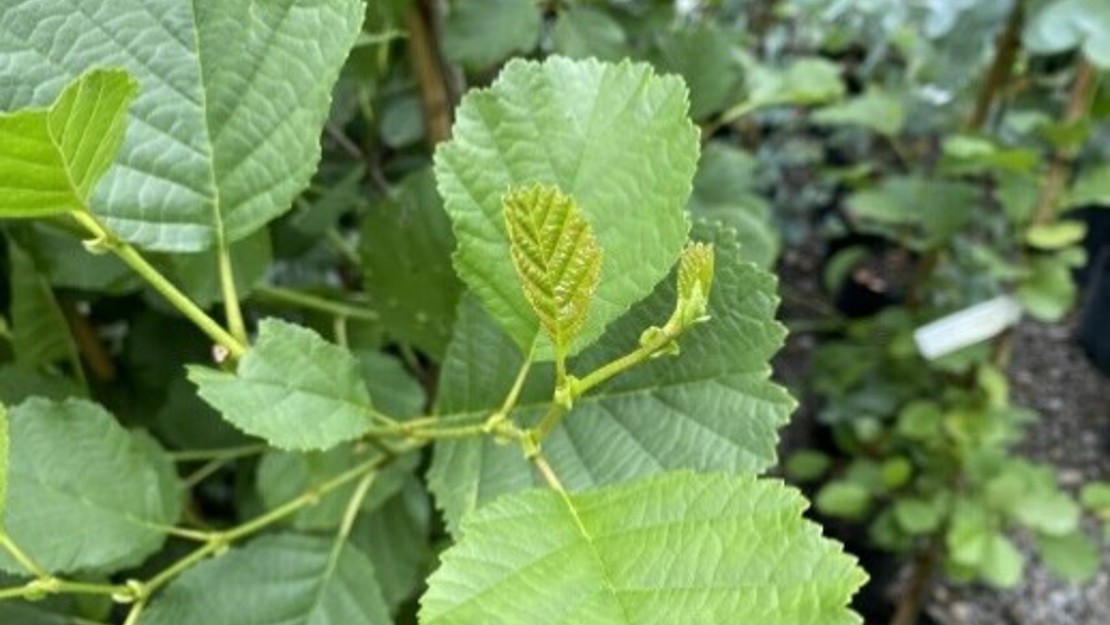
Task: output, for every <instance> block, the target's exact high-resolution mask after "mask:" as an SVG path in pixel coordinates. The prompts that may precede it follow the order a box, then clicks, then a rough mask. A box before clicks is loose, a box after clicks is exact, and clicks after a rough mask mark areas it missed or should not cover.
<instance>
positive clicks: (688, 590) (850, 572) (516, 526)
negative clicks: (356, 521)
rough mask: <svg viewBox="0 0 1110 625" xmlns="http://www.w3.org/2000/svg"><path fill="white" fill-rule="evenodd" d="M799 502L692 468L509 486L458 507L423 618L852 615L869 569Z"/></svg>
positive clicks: (820, 618) (846, 620) (766, 623)
mask: <svg viewBox="0 0 1110 625" xmlns="http://www.w3.org/2000/svg"><path fill="white" fill-rule="evenodd" d="M805 507H806V503H805V500H804V499H803V498H802V497H801V495H800V494H799V493H798V492H797V491H796V490H793V489H790V488H786V487H784V486H783V485H782V484H781V483H780V482H776V481H763V480H757V479H755V478H754V477H751V476H740V477H732V476H724V475H694V474H691V473H686V472H681V473H676V474H670V475H663V476H659V477H656V478H652V479H648V480H643V481H639V482H636V483H635V484H630V485H626V486H622V487H616V488H608V489H603V490H598V491H593V492H590V493H585V494H581V495H571V496H562V495H560V494H558V493H556V492H554V491H550V490H533V491H530V492H526V493H521V494H517V495H513V496H510V497H505V498H503V499H500V500H498V501H497V502H496V503H494V504H492V505H490V506H489V507H488V508H486V509H484V510H481V511H479V512H477V513H475V514H474V515H472V516H468V517H467V518H466V519H464V521H463V538H462V540H460V541H459V542H458V543H457V544H456V545H455V546H454V547H452V548H451V549H449V550H448V551H447V552H446V553H444V555H443V556H442V566H441V567H440V568H439V570H438V571H436V572H435V573H434V574H433V575H432V577H431V578H430V580H429V588H428V592H427V593H426V594H425V595H424V597H423V599H422V600H421V610H420V622H421V623H422V624H423V625H454V624H470V623H489V622H501V623H530V624H533V625H547V624H551V625H555V624H556V623H585V622H589V623H591V624H592V625H610V624H612V625H632V624H634V623H759V624H760V625H787V624H793V623H822V625H848V624H852V623H860V622H862V621H860V619H859V617H858V616H856V615H855V614H854V613H852V612H851V611H850V610H849V609H848V607H847V604H848V601H849V599H850V598H851V596H852V594H853V593H854V592H855V591H856V590H857V589H858V588H859V587H860V586H861V585H862V584H863V582H864V581H865V580H866V579H867V576H866V575H865V574H864V572H863V571H862V570H861V569H860V568H859V567H858V566H856V562H855V559H854V558H852V557H851V556H848V555H846V554H844V552H843V551H842V547H841V545H840V544H839V543H836V542H833V541H830V540H828V539H826V538H824V537H822V536H821V532H820V528H819V527H818V526H817V525H815V524H813V523H811V522H809V521H806V520H804V519H803V518H802V515H801V513H802V511H803V510H804V509H805ZM512 536H527V537H528V540H507V539H506V537H512ZM768 597H773V598H774V599H773V600H768Z"/></svg>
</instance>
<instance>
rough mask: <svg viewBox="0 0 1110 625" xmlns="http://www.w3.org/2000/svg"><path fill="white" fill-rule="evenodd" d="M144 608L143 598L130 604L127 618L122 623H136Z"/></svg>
mask: <svg viewBox="0 0 1110 625" xmlns="http://www.w3.org/2000/svg"><path fill="white" fill-rule="evenodd" d="M145 608H146V601H145V600H140V601H136V602H135V603H133V604H131V609H130V610H128V611H127V619H126V620H124V621H123V625H136V624H137V623H138V622H139V617H140V616H141V615H142V613H143V610H144V609H145Z"/></svg>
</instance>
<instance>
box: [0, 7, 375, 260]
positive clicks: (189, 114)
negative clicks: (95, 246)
mask: <svg viewBox="0 0 1110 625" xmlns="http://www.w3.org/2000/svg"><path fill="white" fill-rule="evenodd" d="M364 13H365V7H364V6H363V3H362V2H360V1H359V0H275V1H273V2H261V3H260V2H253V1H251V0H196V1H195V2H179V1H178V0H91V1H89V0H43V1H39V2H18V3H11V2H8V3H4V4H3V5H2V6H0V50H3V51H4V53H5V54H6V55H7V56H8V58H10V59H16V60H17V62H11V63H8V64H6V66H5V76H4V81H3V83H2V84H0V108H5V109H9V110H11V109H19V108H24V107H34V106H38V107H41V106H44V105H46V104H48V103H49V102H51V101H53V100H54V98H55V96H56V95H57V94H58V92H59V91H60V90H61V89H62V86H63V85H65V84H66V83H67V82H68V81H70V80H71V79H73V78H74V77H76V76H78V75H80V74H81V73H83V72H85V71H87V70H89V69H90V68H95V67H122V68H124V69H126V70H127V72H129V73H130V74H131V75H132V76H134V77H135V79H136V81H137V82H138V84H139V85H140V87H141V89H140V90H139V93H138V97H137V98H136V99H135V102H134V105H133V106H132V107H131V114H130V120H129V123H127V128H126V133H125V134H124V139H123V146H122V149H121V150H120V151H119V153H118V154H114V156H115V162H114V164H113V165H112V166H111V167H110V168H109V169H108V172H107V174H106V175H105V178H104V182H103V184H101V185H99V186H98V187H97V188H96V192H95V193H94V194H93V196H92V209H93V212H95V213H96V214H97V215H99V216H101V217H102V218H103V221H104V222H105V223H106V225H107V226H108V227H110V228H111V229H112V230H114V231H115V232H116V233H118V234H119V235H120V236H122V237H123V238H124V239H126V240H128V241H130V242H132V243H136V244H139V245H141V246H144V247H148V248H152V249H159V250H166V251H198V250H201V249H204V248H206V247H209V246H211V245H213V244H214V243H215V242H216V241H217V239H218V238H220V236H221V233H222V235H223V236H224V237H225V238H226V240H227V241H228V242H231V241H235V240H238V239H240V238H243V237H245V236H247V235H248V234H250V233H252V232H254V231H255V230H257V229H258V228H260V227H261V226H262V225H264V224H265V223H266V222H267V221H269V220H270V219H272V218H274V217H276V216H278V215H280V214H281V213H283V212H285V211H286V210H288V209H289V208H290V206H291V205H292V201H293V198H294V197H295V196H296V195H297V194H298V193H299V192H300V191H301V190H302V189H303V188H304V187H305V186H306V185H307V184H308V181H309V179H310V177H311V175H312V173H313V171H315V169H316V163H317V161H318V159H319V155H320V147H319V137H320V129H321V127H322V126H323V123H324V120H325V119H326V117H327V114H328V111H329V103H330V93H331V88H332V85H333V84H334V83H335V81H336V78H337V77H338V75H339V70H340V68H341V66H342V65H343V61H344V59H345V58H346V56H347V53H348V51H349V50H350V48H351V45H352V44H353V43H354V40H355V37H356V35H357V34H358V32H359V30H360V28H361V25H362V21H363V18H364ZM42 24H55V25H58V26H59V27H60V26H61V25H63V24H64V26H65V29H66V32H72V33H80V34H81V36H80V44H79V45H57V40H56V37H57V31H56V29H52V28H40V27H39V26H40V25H42ZM90 136H95V137H97V138H98V139H100V138H101V137H102V136H103V135H101V134H100V133H99V132H95V133H91V135H90ZM96 144H97V142H91V143H87V144H86V145H87V146H95V145H96ZM109 145H110V144H109ZM87 149H92V148H91V147H89V148H87Z"/></svg>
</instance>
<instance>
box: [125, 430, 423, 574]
mask: <svg viewBox="0 0 1110 625" xmlns="http://www.w3.org/2000/svg"><path fill="white" fill-rule="evenodd" d="M417 447H419V445H416V444H410V445H408V446H406V447H402V448H401V449H400V450H397V452H398V453H403V452H405V451H409V450H411V449H416V448H417ZM392 459H393V456H384V457H378V458H374V459H373V460H368V461H366V462H364V463H362V464H359V465H357V466H355V467H353V468H351V469H348V470H347V471H344V472H343V473H340V474H339V475H337V476H335V477H333V478H331V479H330V480H328V481H326V482H323V483H322V484H319V485H318V486H315V487H313V488H310V489H309V490H307V491H305V492H304V493H302V494H301V495H300V496H298V497H295V498H293V499H291V500H289V501H287V502H285V503H284V504H282V505H280V506H278V507H277V508H274V509H272V510H269V511H267V512H266V513H265V514H262V515H261V516H258V517H256V518H254V519H252V520H250V521H247V522H246V523H243V524H241V525H238V526H236V527H233V528H231V529H229V530H226V531H223V532H216V533H214V534H213V535H212V536H211V537H210V538H209V540H208V542H207V543H205V544H204V545H202V546H201V547H199V548H197V549H195V550H194V551H192V552H191V553H189V554H188V555H186V556H185V557H183V558H181V559H180V560H178V561H177V562H174V563H173V564H171V565H170V566H169V567H167V568H165V569H164V570H162V571H161V572H160V573H158V574H157V575H155V576H154V577H152V578H151V579H150V581H148V582H146V583H145V584H144V585H143V587H144V589H145V593H146V596H150V595H151V594H152V593H154V592H155V591H157V590H158V589H159V588H161V587H163V586H165V585H166V584H168V583H169V582H170V581H171V580H172V579H173V578H175V577H177V576H178V575H180V574H181V573H182V572H184V571H186V570H188V569H189V568H191V567H193V566H194V565H196V564H197V563H199V562H201V561H203V560H205V559H207V558H208V557H209V556H211V555H213V554H215V553H217V552H219V551H221V550H223V549H226V548H227V547H228V546H229V545H230V544H231V543H233V542H235V541H237V540H241V539H243V538H245V537H247V536H250V535H251V534H254V533H255V532H258V531H260V530H262V529H265V528H266V527H268V526H270V525H273V524H274V523H277V522H278V521H281V520H282V519H284V518H286V517H288V516H291V515H293V514H295V513H296V512H298V511H299V510H301V509H302V508H306V507H308V506H312V505H315V504H317V503H318V502H319V501H320V499H321V498H323V497H324V496H326V495H328V494H330V493H331V492H333V491H335V490H337V489H339V488H341V487H343V486H345V485H346V484H348V483H350V482H352V481H354V480H357V479H360V478H362V477H364V476H365V475H366V474H367V473H369V472H371V471H376V470H377V469H379V468H381V467H382V466H384V465H385V464H386V463H388V462H390V461H392Z"/></svg>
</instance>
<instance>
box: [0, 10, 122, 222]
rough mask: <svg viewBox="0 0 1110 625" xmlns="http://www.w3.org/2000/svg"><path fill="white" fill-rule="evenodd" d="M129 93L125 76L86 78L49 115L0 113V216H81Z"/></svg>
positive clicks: (108, 160) (116, 141)
mask: <svg viewBox="0 0 1110 625" xmlns="http://www.w3.org/2000/svg"><path fill="white" fill-rule="evenodd" d="M0 14H2V11H0ZM0 19H2V18H0ZM135 91H136V85H135V81H134V80H132V79H131V77H130V76H128V75H127V73H126V72H122V71H116V70H109V71H104V70H98V71H91V72H89V73H87V74H85V75H83V76H81V77H80V78H78V79H76V80H74V81H73V82H72V83H70V84H69V85H68V86H67V87H66V88H65V90H64V91H62V93H61V94H60V95H59V96H58V98H57V99H56V100H55V101H54V103H53V104H51V106H50V107H49V108H45V109H43V108H30V109H24V110H22V111H18V112H14V113H0V165H2V166H0V189H2V190H3V195H2V196H0V217H47V216H50V215H56V214H60V213H66V212H70V211H84V210H88V207H89V199H90V197H91V196H92V192H93V189H94V188H95V187H96V185H97V183H99V182H100V179H101V178H102V177H103V176H104V172H106V171H107V170H108V167H109V166H110V165H111V164H112V159H113V158H115V156H116V152H117V151H118V150H119V147H120V143H121V142H122V141H123V132H124V128H125V126H126V123H127V107H128V106H129V105H130V104H131V101H132V100H133V99H134V97H135Z"/></svg>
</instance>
